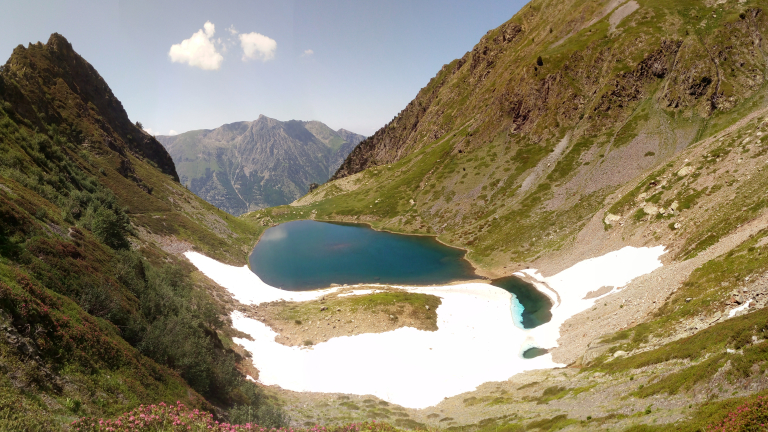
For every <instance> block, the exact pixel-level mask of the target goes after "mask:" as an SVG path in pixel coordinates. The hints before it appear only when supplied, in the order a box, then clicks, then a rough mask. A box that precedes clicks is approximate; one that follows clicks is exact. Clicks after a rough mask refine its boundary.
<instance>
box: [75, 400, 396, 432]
mask: <svg viewBox="0 0 768 432" xmlns="http://www.w3.org/2000/svg"><path fill="white" fill-rule="evenodd" d="M71 430H73V431H77V432H96V431H99V432H101V431H109V432H160V431H163V432H171V431H193V432H195V431H206V432H246V431H256V432H399V429H397V428H395V427H394V426H392V425H390V424H388V423H377V422H375V421H373V422H365V423H350V424H347V425H344V426H333V427H328V428H326V427H323V426H319V425H316V426H314V427H311V428H307V429H293V428H279V429H275V428H272V429H270V428H264V427H261V426H259V425H257V424H255V423H246V424H244V425H233V424H229V423H220V422H218V421H215V420H214V419H213V414H209V413H207V412H204V411H200V410H197V409H195V410H190V409H188V408H187V407H185V406H184V404H183V403H181V402H176V405H173V404H171V405H166V404H165V403H160V404H158V405H149V406H144V405H142V406H140V407H139V408H136V409H134V410H133V411H131V412H128V413H125V414H123V415H121V416H119V417H117V418H115V419H106V420H105V419H97V418H92V417H84V418H81V419H80V420H76V421H74V422H72V424H71Z"/></svg>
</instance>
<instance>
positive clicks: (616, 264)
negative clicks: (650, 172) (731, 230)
mask: <svg viewBox="0 0 768 432" xmlns="http://www.w3.org/2000/svg"><path fill="white" fill-rule="evenodd" d="M663 249H664V248H663V247H656V248H632V247H626V248H624V249H621V250H619V251H615V252H611V253H609V254H606V255H604V256H601V257H597V258H592V259H589V260H586V261H582V262H580V263H578V264H576V265H574V266H573V267H571V268H569V269H567V270H564V271H562V272H560V273H558V274H556V275H554V276H551V277H548V278H545V277H542V276H541V275H540V274H538V272H537V271H536V270H526V271H525V274H526V275H528V276H530V277H531V278H534V279H535V280H536V282H535V283H534V285H535V286H536V287H537V289H539V290H541V291H542V292H543V293H545V294H546V295H548V296H549V297H550V298H552V299H553V303H554V304H555V305H554V306H553V309H552V315H553V316H552V321H550V322H549V323H547V324H544V325H541V326H539V327H537V328H535V329H530V330H526V329H523V328H522V325H521V322H520V321H521V314H520V309H521V308H522V307H521V306H520V307H517V305H515V306H516V307H513V303H518V302H517V299H516V298H515V299H514V302H513V296H512V295H511V294H510V293H508V292H507V291H505V290H503V289H501V288H497V287H494V286H492V285H488V284H481V283H466V284H458V285H450V286H440V287H400V288H403V289H405V290H408V291H410V292H416V293H424V294H432V295H435V296H438V297H440V298H441V299H442V303H441V305H440V306H439V307H438V308H437V310H436V313H437V326H438V330H437V331H434V332H429V331H422V330H417V329H414V328H411V327H403V328H399V329H397V330H394V331H390V332H386V333H369V334H361V335H355V336H343V337H337V338H333V339H331V340H329V341H327V342H323V343H319V344H317V345H315V346H313V347H311V348H306V347H289V346H285V345H281V344H279V343H277V342H275V336H277V334H276V333H275V332H274V331H272V330H271V329H270V328H269V327H267V326H266V325H265V324H263V323H261V322H259V321H257V320H253V319H250V318H247V317H245V316H244V315H243V314H242V313H239V312H233V313H232V316H231V317H232V324H233V326H234V328H236V329H237V330H240V331H242V332H244V333H247V334H249V335H250V336H251V337H252V338H253V340H252V341H251V340H246V339H240V338H235V339H234V341H235V343H237V344H240V345H242V346H243V347H244V348H245V349H247V350H248V351H250V352H251V353H252V354H253V364H254V366H255V367H256V368H257V369H258V370H259V382H261V383H262V384H265V385H279V386H280V387H282V388H284V389H288V390H292V391H313V392H327V393H348V394H358V395H367V394H372V395H375V396H377V397H379V398H381V399H384V400H387V401H389V402H392V403H396V404H398V405H402V406H404V407H409V408H426V407H429V406H434V405H436V404H438V403H440V402H441V401H442V400H443V399H444V398H446V397H450V396H455V395H457V394H461V393H464V392H468V391H472V390H475V389H476V388H477V386H479V385H480V384H482V383H485V382H489V381H503V380H506V379H508V378H509V377H511V376H513V375H515V374H518V373H521V372H524V371H528V370H533V369H546V368H555V367H562V366H565V365H561V364H557V363H555V362H554V361H553V360H552V355H551V354H545V355H542V356H539V357H536V358H533V359H524V358H523V357H522V353H523V352H524V351H525V350H526V349H528V348H532V347H539V348H552V347H555V346H557V338H558V337H559V336H560V326H561V325H562V323H563V322H564V321H565V320H566V319H568V318H570V317H571V316H573V315H575V314H577V313H579V312H581V311H583V310H586V309H588V308H589V307H591V306H592V305H593V304H594V302H595V301H596V300H598V299H599V298H602V297H598V298H596V299H590V300H584V299H583V297H584V296H585V295H586V294H587V293H588V292H590V291H594V290H596V289H599V288H600V287H603V286H615V287H622V286H624V285H626V284H627V283H628V282H629V281H630V280H632V279H633V278H635V277H637V276H641V275H643V274H646V273H649V272H651V271H653V270H655V269H656V268H658V267H661V262H660V261H659V260H658V257H659V256H661V255H662V254H663V253H664V250H663ZM185 255H186V256H187V258H188V259H189V260H190V261H191V262H192V263H193V264H194V265H195V266H196V267H197V268H198V269H199V270H200V271H201V272H203V273H204V274H205V275H206V276H208V277H210V278H211V279H213V280H214V281H215V282H217V283H218V284H219V285H221V286H222V287H224V288H226V289H227V290H229V291H230V292H231V293H232V295H233V296H234V297H235V298H236V299H237V300H238V301H240V302H242V303H246V304H259V303H262V302H267V301H275V300H281V299H282V300H288V301H307V300H313V299H317V298H319V297H322V296H323V295H325V294H328V293H331V292H335V291H336V290H337V289H335V288H334V289H326V290H318V291H303V292H290V291H283V290H280V289H277V288H274V287H271V286H269V285H267V284H265V283H264V282H263V281H261V279H259V278H258V276H256V275H255V274H254V273H252V272H251V271H250V270H249V269H248V268H247V267H245V266H243V267H233V266H229V265H226V264H222V263H219V262H217V261H215V260H213V259H211V258H208V257H205V256H203V255H201V254H198V253H196V252H187V253H186V254H185ZM356 291H364V290H356ZM603 297H604V296H603ZM558 298H559V300H560V301H558ZM518 305H519V303H518Z"/></svg>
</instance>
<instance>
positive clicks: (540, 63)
mask: <svg viewBox="0 0 768 432" xmlns="http://www.w3.org/2000/svg"><path fill="white" fill-rule="evenodd" d="M536 65H538V66H544V60H542V59H541V56H539V58H537V59H536Z"/></svg>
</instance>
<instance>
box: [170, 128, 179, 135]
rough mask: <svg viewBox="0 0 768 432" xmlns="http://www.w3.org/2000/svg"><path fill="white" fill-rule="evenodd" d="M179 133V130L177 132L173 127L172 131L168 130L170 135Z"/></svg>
mask: <svg viewBox="0 0 768 432" xmlns="http://www.w3.org/2000/svg"><path fill="white" fill-rule="evenodd" d="M178 134H179V133H178V132H176V131H175V130H173V129H171V131H170V132H168V135H178Z"/></svg>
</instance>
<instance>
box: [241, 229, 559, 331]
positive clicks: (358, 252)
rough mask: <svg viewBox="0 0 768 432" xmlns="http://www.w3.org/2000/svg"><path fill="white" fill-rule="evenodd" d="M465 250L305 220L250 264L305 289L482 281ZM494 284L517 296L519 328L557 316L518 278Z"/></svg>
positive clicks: (269, 234) (272, 233)
mask: <svg viewBox="0 0 768 432" xmlns="http://www.w3.org/2000/svg"><path fill="white" fill-rule="evenodd" d="M464 254H465V252H464V251H463V250H461V249H456V248H452V247H449V246H446V245H444V244H442V243H440V242H438V241H437V240H435V239H434V238H433V237H426V236H411V235H402V234H393V233H388V232H382V231H376V230H373V229H371V228H369V227H368V226H365V225H359V224H347V223H331V222H317V221H308V220H303V221H294V222H287V223H284V224H281V225H278V226H276V227H272V228H269V229H268V230H266V231H265V232H264V234H263V235H262V236H261V239H259V242H258V243H257V244H256V247H255V248H254V250H253V253H252V254H251V256H250V257H249V262H250V267H251V270H252V271H253V272H254V273H256V275H258V276H259V278H261V280H263V281H264V282H266V283H267V284H269V285H271V286H274V287H278V288H281V289H285V290H289V291H305V290H311V289H317V288H326V287H328V286H330V285H331V284H339V285H343V284H349V285H355V284H361V283H382V284H401V285H438V284H446V283H449V282H454V281H461V280H469V279H478V278H479V276H477V274H475V272H474V269H473V268H472V265H471V264H470V263H469V262H468V261H467V260H466V259H464ZM492 284H493V285H494V286H497V287H499V288H502V289H504V290H506V291H508V292H510V293H512V294H513V297H512V304H511V312H512V315H513V317H514V318H515V320H516V321H517V324H518V326H520V327H522V328H525V329H530V328H534V327H537V326H539V325H541V324H544V323H546V322H548V321H549V320H550V319H551V318H552V314H551V313H550V309H551V308H552V302H551V301H550V300H549V298H548V297H547V296H546V295H544V294H542V293H541V292H539V291H538V290H537V289H536V288H535V287H534V286H532V285H531V284H529V283H527V282H525V281H523V280H521V279H519V278H517V277H514V276H510V277H505V278H501V279H496V280H494V281H492Z"/></svg>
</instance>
